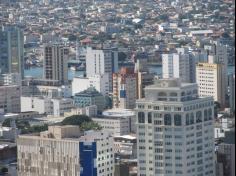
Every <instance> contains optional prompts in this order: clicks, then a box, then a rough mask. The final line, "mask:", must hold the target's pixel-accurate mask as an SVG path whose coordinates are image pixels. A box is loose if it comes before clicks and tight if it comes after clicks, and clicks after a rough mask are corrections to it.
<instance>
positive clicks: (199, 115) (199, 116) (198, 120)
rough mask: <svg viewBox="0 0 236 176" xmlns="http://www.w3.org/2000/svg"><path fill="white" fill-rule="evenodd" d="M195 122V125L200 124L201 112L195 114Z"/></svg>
mask: <svg viewBox="0 0 236 176" xmlns="http://www.w3.org/2000/svg"><path fill="white" fill-rule="evenodd" d="M196 122H197V123H201V122H202V112H201V111H198V112H197V113H196Z"/></svg>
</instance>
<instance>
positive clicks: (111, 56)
mask: <svg viewBox="0 0 236 176" xmlns="http://www.w3.org/2000/svg"><path fill="white" fill-rule="evenodd" d="M117 71H118V52H116V51H114V50H112V49H103V50H98V49H92V48H90V47H88V48H87V52H86V76H87V77H91V76H94V75H97V74H101V75H103V74H105V73H107V74H109V91H110V92H112V73H115V72H117Z"/></svg>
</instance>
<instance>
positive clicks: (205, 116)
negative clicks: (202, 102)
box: [204, 109, 208, 121]
mask: <svg viewBox="0 0 236 176" xmlns="http://www.w3.org/2000/svg"><path fill="white" fill-rule="evenodd" d="M207 115H208V114H207V109H205V110H204V121H207V120H208V116H207Z"/></svg>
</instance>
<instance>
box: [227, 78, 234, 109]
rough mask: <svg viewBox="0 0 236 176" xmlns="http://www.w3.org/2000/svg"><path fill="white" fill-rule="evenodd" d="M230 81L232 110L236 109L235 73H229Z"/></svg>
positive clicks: (230, 105) (230, 104)
mask: <svg viewBox="0 0 236 176" xmlns="http://www.w3.org/2000/svg"><path fill="white" fill-rule="evenodd" d="M228 82H229V107H230V109H231V112H234V111H235V74H230V75H228Z"/></svg>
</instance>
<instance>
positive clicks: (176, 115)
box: [174, 114, 182, 126]
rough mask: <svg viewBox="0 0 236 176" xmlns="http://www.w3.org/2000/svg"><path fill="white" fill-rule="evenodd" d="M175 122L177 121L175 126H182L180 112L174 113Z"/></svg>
mask: <svg viewBox="0 0 236 176" xmlns="http://www.w3.org/2000/svg"><path fill="white" fill-rule="evenodd" d="M174 122H175V126H181V125H182V121H181V115H180V114H175V115H174Z"/></svg>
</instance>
